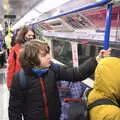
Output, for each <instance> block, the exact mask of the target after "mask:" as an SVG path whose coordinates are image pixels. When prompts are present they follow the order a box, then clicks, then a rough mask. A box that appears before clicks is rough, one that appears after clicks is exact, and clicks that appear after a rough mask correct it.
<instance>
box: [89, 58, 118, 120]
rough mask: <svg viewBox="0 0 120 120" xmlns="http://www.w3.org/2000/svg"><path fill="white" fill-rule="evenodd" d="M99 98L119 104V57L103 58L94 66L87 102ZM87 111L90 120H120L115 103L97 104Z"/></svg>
mask: <svg viewBox="0 0 120 120" xmlns="http://www.w3.org/2000/svg"><path fill="white" fill-rule="evenodd" d="M100 99H109V100H111V101H112V102H114V103H116V105H120V58H115V57H108V58H105V59H104V60H102V61H100V64H98V66H97V68H96V71H95V84H94V88H93V90H92V91H91V92H90V94H89V96H88V103H89V104H91V103H93V102H95V101H96V100H100ZM89 113H90V120H120V107H117V106H115V105H99V106H96V107H93V108H92V109H90V112H89ZM96 113H97V114H96Z"/></svg>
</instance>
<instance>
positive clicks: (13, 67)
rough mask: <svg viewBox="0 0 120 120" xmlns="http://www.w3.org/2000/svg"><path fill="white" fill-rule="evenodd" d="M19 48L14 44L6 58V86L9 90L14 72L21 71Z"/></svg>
mask: <svg viewBox="0 0 120 120" xmlns="http://www.w3.org/2000/svg"><path fill="white" fill-rule="evenodd" d="M20 49H21V46H20V45H19V44H16V45H15V46H14V47H12V48H11V49H10V54H9V57H8V70H7V86H8V88H11V83H12V79H13V76H14V73H15V72H18V71H20V70H21V66H20V63H19V54H20Z"/></svg>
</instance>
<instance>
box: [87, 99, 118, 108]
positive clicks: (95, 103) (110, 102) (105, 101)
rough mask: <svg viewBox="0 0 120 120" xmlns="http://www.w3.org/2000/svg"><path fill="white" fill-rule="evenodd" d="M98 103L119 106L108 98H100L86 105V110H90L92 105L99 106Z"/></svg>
mask: <svg viewBox="0 0 120 120" xmlns="http://www.w3.org/2000/svg"><path fill="white" fill-rule="evenodd" d="M99 105H115V106H118V107H120V106H119V105H117V104H116V103H114V102H113V101H111V100H109V99H100V100H96V101H95V102H93V103H91V104H90V105H88V110H90V109H91V108H93V107H96V106H99Z"/></svg>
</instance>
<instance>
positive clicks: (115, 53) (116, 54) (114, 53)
mask: <svg viewBox="0 0 120 120" xmlns="http://www.w3.org/2000/svg"><path fill="white" fill-rule="evenodd" d="M111 56H113V57H119V58H120V49H112V52H111Z"/></svg>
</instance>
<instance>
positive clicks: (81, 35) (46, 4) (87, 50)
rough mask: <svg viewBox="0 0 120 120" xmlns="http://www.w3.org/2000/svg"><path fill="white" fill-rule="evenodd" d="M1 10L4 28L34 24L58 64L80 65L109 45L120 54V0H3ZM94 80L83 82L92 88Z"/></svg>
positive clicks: (14, 28) (1, 0)
mask: <svg viewBox="0 0 120 120" xmlns="http://www.w3.org/2000/svg"><path fill="white" fill-rule="evenodd" d="M53 2H54V4H53ZM0 13H1V16H0V31H2V32H3V31H5V29H7V28H8V25H10V29H11V30H13V31H16V30H17V29H19V28H21V27H23V26H24V25H26V26H29V27H33V28H34V29H35V32H36V35H37V38H39V39H41V40H43V41H47V42H48V44H49V45H50V47H51V51H50V54H51V55H52V57H53V60H54V62H56V63H58V64H62V65H68V66H74V67H77V66H79V65H80V64H82V63H83V62H84V61H85V60H86V59H88V58H89V57H91V56H92V57H94V56H96V55H97V54H98V52H99V51H100V50H101V49H108V47H111V48H112V53H111V55H112V56H115V57H120V0H29V1H25V0H0ZM1 26H4V27H1ZM1 73H2V72H0V74H1ZM5 77H6V76H3V78H4V79H5ZM92 79H93V78H88V79H86V80H84V81H83V82H84V83H85V84H87V85H88V86H91V87H92V86H93V80H92ZM2 84H3V82H2ZM1 86H2V85H1V82H0V89H2V87H1ZM3 87H4V86H3ZM2 90H3V89H2ZM5 94H6V95H7V98H8V94H9V93H5ZM3 101H4V100H3ZM1 106H2V104H0V111H2V110H1V108H2V107H1ZM6 108H7V106H6V105H5V106H4V109H6ZM0 116H3V119H2V120H7V118H6V116H7V115H6V114H5V115H2V112H0ZM4 116H5V117H4ZM4 118H5V119H4ZM0 120H1V118H0Z"/></svg>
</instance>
